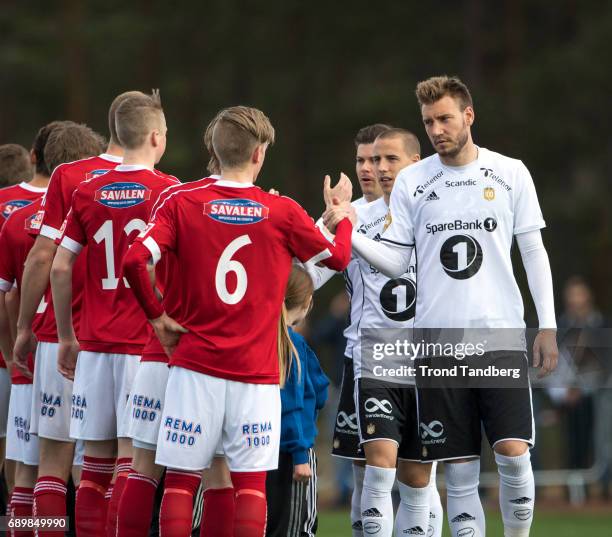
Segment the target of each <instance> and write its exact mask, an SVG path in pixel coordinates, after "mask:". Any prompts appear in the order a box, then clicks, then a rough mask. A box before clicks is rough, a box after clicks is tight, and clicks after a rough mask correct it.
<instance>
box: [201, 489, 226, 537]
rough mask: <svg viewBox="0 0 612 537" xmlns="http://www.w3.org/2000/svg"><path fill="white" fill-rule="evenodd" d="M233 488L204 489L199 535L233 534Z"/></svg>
mask: <svg viewBox="0 0 612 537" xmlns="http://www.w3.org/2000/svg"><path fill="white" fill-rule="evenodd" d="M233 520H234V489H233V488H226V489H206V490H205V491H204V512H203V513H202V522H201V523H200V537H233V536H234V525H233Z"/></svg>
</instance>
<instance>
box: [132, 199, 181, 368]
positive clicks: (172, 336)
mask: <svg viewBox="0 0 612 537" xmlns="http://www.w3.org/2000/svg"><path fill="white" fill-rule="evenodd" d="M168 213H170V209H168V208H164V209H162V210H160V211H159V212H158V213H157V212H156V213H155V214H156V219H155V220H154V221H153V222H151V223H150V224H149V225H148V226H147V229H146V230H145V232H144V233H142V234H141V235H139V236H138V238H137V239H136V240H135V241H134V242H133V243H132V245H131V246H130V247H129V249H128V251H127V253H126V255H125V257H124V258H123V273H124V274H125V278H126V279H127V281H128V283H129V284H130V287H131V289H132V291H133V293H134V295H135V297H136V300H137V301H138V303H139V304H140V307H141V308H142V309H143V311H144V312H145V315H146V316H147V319H149V321H150V322H151V325H152V326H153V329H154V330H155V335H156V336H157V338H158V339H159V342H160V344H161V346H162V347H163V348H164V350H165V351H166V354H168V356H170V355H171V354H172V352H173V351H174V349H175V348H176V346H177V345H178V340H179V338H180V335H181V334H183V333H186V332H187V330H186V329H185V328H183V327H182V326H181V325H180V324H179V323H177V322H176V321H175V320H174V319H172V318H171V317H169V316H168V314H167V313H166V312H165V311H164V307H163V304H162V302H161V301H160V299H159V297H158V295H157V294H156V292H155V284H154V281H152V278H151V273H150V270H151V268H152V267H154V266H155V265H156V264H157V263H158V262H159V261H160V259H161V258H162V256H163V254H164V252H165V251H166V250H167V249H168V248H170V247H171V246H172V245H173V244H174V240H175V236H174V226H173V225H172V223H170V222H169V218H170V215H169V214H168Z"/></svg>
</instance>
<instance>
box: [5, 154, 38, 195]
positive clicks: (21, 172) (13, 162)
mask: <svg viewBox="0 0 612 537" xmlns="http://www.w3.org/2000/svg"><path fill="white" fill-rule="evenodd" d="M33 175H34V168H33V167H32V162H31V161H30V152H29V151H28V150H27V149H26V148H25V147H23V146H22V145H19V144H4V145H0V188H4V187H5V186H9V185H14V184H16V183H19V182H21V181H25V182H28V181H31V180H32V177H33Z"/></svg>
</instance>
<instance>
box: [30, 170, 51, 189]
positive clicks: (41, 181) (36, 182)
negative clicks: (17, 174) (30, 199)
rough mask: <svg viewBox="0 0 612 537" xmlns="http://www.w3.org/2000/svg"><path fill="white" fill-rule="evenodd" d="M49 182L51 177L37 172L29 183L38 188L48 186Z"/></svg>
mask: <svg viewBox="0 0 612 537" xmlns="http://www.w3.org/2000/svg"><path fill="white" fill-rule="evenodd" d="M48 184H49V177H48V176H46V175H42V174H40V173H35V174H34V177H33V178H32V180H31V181H28V185H30V186H34V187H36V188H47V185H48Z"/></svg>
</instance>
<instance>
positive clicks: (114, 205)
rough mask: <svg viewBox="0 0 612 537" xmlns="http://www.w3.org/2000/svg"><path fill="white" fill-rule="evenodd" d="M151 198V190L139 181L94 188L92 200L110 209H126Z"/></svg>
mask: <svg viewBox="0 0 612 537" xmlns="http://www.w3.org/2000/svg"><path fill="white" fill-rule="evenodd" d="M150 198H151V191H150V190H149V189H148V188H147V187H146V186H144V185H141V184H140V183H110V184H108V185H104V186H103V187H102V188H99V189H98V190H96V194H95V196H94V200H96V201H97V202H98V203H101V204H102V205H105V206H106V207H110V208H111V209H127V208H129V207H134V205H138V204H140V203H144V202H145V201H147V200H149V199H150Z"/></svg>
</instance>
